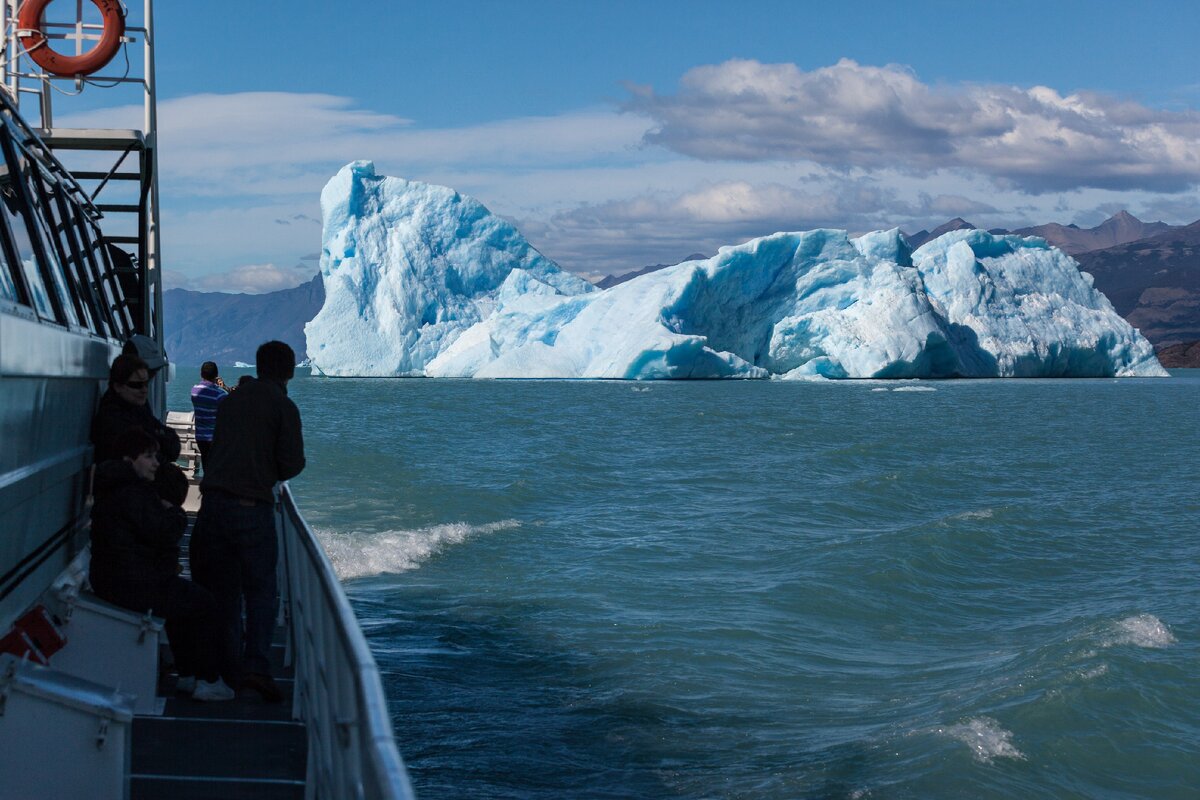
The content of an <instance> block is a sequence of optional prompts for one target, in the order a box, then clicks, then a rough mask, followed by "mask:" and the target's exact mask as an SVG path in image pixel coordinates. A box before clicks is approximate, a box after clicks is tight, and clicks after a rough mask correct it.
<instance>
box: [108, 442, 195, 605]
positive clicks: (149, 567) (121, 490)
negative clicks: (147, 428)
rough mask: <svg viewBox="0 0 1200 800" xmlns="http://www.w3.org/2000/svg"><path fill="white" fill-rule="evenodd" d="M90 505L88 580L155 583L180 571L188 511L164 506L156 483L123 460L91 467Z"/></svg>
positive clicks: (115, 582)
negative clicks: (145, 479)
mask: <svg viewBox="0 0 1200 800" xmlns="http://www.w3.org/2000/svg"><path fill="white" fill-rule="evenodd" d="M94 493H95V498H96V502H95V505H94V506H93V507H92V563H91V577H92V584H93V586H95V587H96V588H97V590H98V591H100V592H101V593H103V591H104V590H103V588H102V587H106V586H113V585H116V584H118V583H157V582H158V581H161V580H163V579H164V578H168V577H172V576H174V575H177V574H179V540H180V539H181V538H182V537H183V532H184V530H185V529H186V528H187V515H186V514H184V512H183V509H182V508H180V507H179V506H170V507H167V506H164V505H163V503H162V501H161V500H160V499H159V496H158V492H157V491H156V490H155V486H154V484H153V483H152V482H150V481H144V480H142V479H141V478H139V477H138V475H137V473H136V472H134V471H133V465H132V464H130V463H129V462H128V461H126V460H124V459H114V460H111V461H106V462H105V463H103V464H100V465H98V466H97V467H96V476H95V483H94Z"/></svg>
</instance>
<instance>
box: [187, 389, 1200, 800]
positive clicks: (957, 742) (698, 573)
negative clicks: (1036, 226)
mask: <svg viewBox="0 0 1200 800" xmlns="http://www.w3.org/2000/svg"><path fill="white" fill-rule="evenodd" d="M194 372H195V370H192V369H181V371H180V378H179V379H178V380H177V381H176V382H175V383H173V384H172V385H171V393H172V402H171V404H170V405H171V407H172V408H187V407H188V406H187V403H186V399H185V398H186V391H187V385H188V380H189V379H190V376H191V375H192V374H194ZM230 372H231V373H232V375H236V374H238V373H237V371H233V370H230ZM185 376H186V377H185ZM225 377H226V378H227V379H228V378H230V377H231V375H225ZM290 391H291V395H292V397H293V398H294V399H295V400H296V403H297V404H298V405H299V407H300V409H301V412H302V414H303V416H304V426H305V438H306V444H307V449H308V458H309V466H308V468H307V469H306V470H305V472H304V473H303V475H301V476H300V477H299V478H297V479H296V480H294V481H293V482H292V486H293V488H294V490H295V491H296V494H297V496H298V499H299V501H300V503H301V506H302V509H303V511H304V514H305V515H306V517H307V518H308V520H309V522H310V523H311V524H312V525H313V527H314V528H315V529H316V530H317V531H318V532H319V535H320V536H321V538H322V541H323V543H324V544H325V546H326V549H327V551H328V552H329V553H330V556H331V558H332V560H333V562H334V564H335V566H336V567H337V568H338V570H339V572H340V574H341V575H342V577H343V579H344V581H345V586H346V589H347V591H348V593H349V595H350V597H351V600H352V602H353V604H354V607H355V610H356V611H357V613H358V615H359V618H360V619H361V620H362V623H363V627H364V630H365V631H366V633H367V636H368V639H369V641H370V643H371V646H372V648H373V650H374V653H375V656H376V658H377V659H378V661H379V665H380V668H381V670H382V673H383V676H384V683H385V689H386V691H387V694H388V699H389V704H390V709H391V713H392V718H393V721H394V723H395V728H396V735H397V739H398V742H399V746H400V750H401V753H402V754H403V756H404V758H405V761H406V763H407V766H408V769H409V772H410V775H411V777H412V780H413V783H414V786H415V787H416V789H417V791H418V794H419V795H420V796H421V797H423V798H459V797H489V798H491V797H499V798H567V797H579V798H585V797H586V798H593V797H595V798H764V799H765V798H826V797H828V798H991V797H997V798H1002V797H1012V798H1018V797H1019V798H1026V797H1039V798H1041V797H1061V798H1075V797H1089V798H1105V797H1112V798H1117V797H1122V798H1125V797H1153V798H1175V797H1179V798H1185V797H1187V798H1193V797H1196V796H1197V794H1198V792H1200V755H1198V754H1200V679H1198V678H1197V675H1196V671H1197V665H1198V664H1200V525H1198V520H1200V494H1198V493H1197V488H1196V487H1197V466H1198V465H1200V459H1198V458H1197V444H1198V440H1200V435H1198V433H1197V429H1198V424H1200V411H1198V408H1200V371H1194V370H1193V371H1187V370H1182V371H1177V372H1175V377H1173V378H1172V379H1169V380H1166V379H1159V380H1149V379H1141V380H1079V381H1061V380H1044V381H1015V380H1013V381H953V382H920V383H918V382H904V383H877V382H854V383H792V382H780V381H771V382H765V381H759V382H688V383H647V384H641V383H639V384H633V383H620V382H553V381H477V382H471V381H435V380H413V379H410V380H378V379H376V380H352V379H339V380H333V379H325V378H308V377H302V378H298V379H297V380H295V381H294V382H293V384H292V386H291V389H290Z"/></svg>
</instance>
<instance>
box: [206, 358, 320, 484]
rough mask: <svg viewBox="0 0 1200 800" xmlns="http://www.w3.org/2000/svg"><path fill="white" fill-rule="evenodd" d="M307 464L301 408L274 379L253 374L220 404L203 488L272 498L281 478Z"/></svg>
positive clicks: (288, 475)
mask: <svg viewBox="0 0 1200 800" xmlns="http://www.w3.org/2000/svg"><path fill="white" fill-rule="evenodd" d="M303 469H304V436H303V434H302V433H301V430H300V409H298V408H296V404H295V403H293V402H292V401H291V400H290V399H289V398H288V396H287V390H286V389H285V388H284V387H283V386H282V385H280V384H278V383H276V382H275V381H269V380H261V379H259V380H252V381H247V382H246V383H245V384H243V385H241V386H238V388H237V391H236V392H231V393H230V395H229V396H228V397H226V398H225V399H224V400H222V401H221V405H219V406H217V425H216V428H215V429H214V430H213V443H212V449H211V450H209V452H208V455H207V456H206V457H205V459H204V480H203V481H202V482H201V483H200V490H201V491H202V492H208V491H210V490H212V489H219V490H222V491H225V492H229V493H230V494H235V495H238V496H239V497H246V498H250V499H253V500H261V501H264V502H270V501H271V500H272V498H273V496H272V494H271V490H272V489H273V488H274V487H275V484H276V483H277V482H279V481H286V480H288V479H289V478H294V477H296V476H297V475H299V474H300V471H301V470H303Z"/></svg>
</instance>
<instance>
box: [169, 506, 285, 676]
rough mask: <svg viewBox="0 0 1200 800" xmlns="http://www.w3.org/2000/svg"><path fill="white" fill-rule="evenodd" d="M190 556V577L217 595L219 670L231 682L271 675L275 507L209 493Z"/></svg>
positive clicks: (276, 596) (276, 600) (276, 546)
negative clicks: (243, 620) (253, 674)
mask: <svg viewBox="0 0 1200 800" xmlns="http://www.w3.org/2000/svg"><path fill="white" fill-rule="evenodd" d="M188 558H189V563H190V565H191V568H192V579H193V580H195V581H196V583H198V584H200V585H201V586H203V587H204V588H206V589H208V590H209V591H210V592H212V594H213V597H214V598H216V603H217V613H218V615H219V619H220V625H221V637H220V642H219V647H218V660H219V664H220V669H221V673H222V674H223V675H224V676H225V677H226V678H228V679H230V680H233V681H238V680H240V678H241V676H242V675H243V674H244V673H246V672H251V673H261V674H264V675H269V674H270V672H271V665H270V661H269V658H268V656H269V653H270V651H271V634H272V632H273V631H274V629H275V614H276V610H277V608H278V603H279V592H278V580H277V578H276V574H275V567H276V562H277V561H278V559H279V541H278V539H277V538H276V533H275V513H274V508H273V506H272V505H271V504H269V503H263V502H254V501H250V500H243V499H240V498H238V497H235V496H233V495H231V494H227V493H225V492H219V491H209V492H206V493H205V495H204V499H203V500H202V501H201V504H200V513H199V514H197V515H196V527H195V528H194V529H193V530H192V543H191V547H190V550H189V555H188ZM243 601H244V602H245V608H246V625H245V635H244V641H243V636H242V631H243V629H242V624H241V622H242V602H243Z"/></svg>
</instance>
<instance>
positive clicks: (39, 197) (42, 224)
mask: <svg viewBox="0 0 1200 800" xmlns="http://www.w3.org/2000/svg"><path fill="white" fill-rule="evenodd" d="M22 172H23V173H24V175H25V179H26V181H27V184H26V185H28V186H29V190H30V191H29V196H30V197H31V198H32V199H33V205H32V207H31V208H30V211H32V212H33V221H34V232H35V234H36V235H37V236H39V237H40V238H41V245H42V251H43V252H44V253H45V254H46V265H47V266H48V267H49V268H50V279H51V281H52V282H53V285H54V288H55V291H57V292H58V297H59V300H60V301H61V302H62V308H63V311H64V312H65V313H66V318H67V321H68V322H70V323H72V324H75V325H80V324H86V320H84V319H81V316H82V314H83V309H82V308H81V307H80V304H79V293H78V292H73V291H71V289H70V288H69V287H70V284H69V282H68V280H67V273H66V270H65V269H64V266H63V254H62V242H60V241H58V240H57V238H56V237H55V236H54V214H53V213H52V211H51V208H50V206H49V205H48V202H49V201H48V199H47V198H46V196H45V195H44V193H43V192H42V191H41V189H42V187H43V185H44V184H42V182H41V181H39V180H38V176H37V174H36V172H35V171H34V170H33V169H31V164H30V162H29V161H28V159H26V160H25V169H23V170H22Z"/></svg>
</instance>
